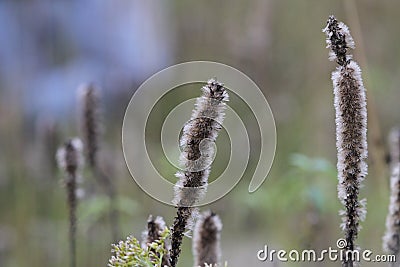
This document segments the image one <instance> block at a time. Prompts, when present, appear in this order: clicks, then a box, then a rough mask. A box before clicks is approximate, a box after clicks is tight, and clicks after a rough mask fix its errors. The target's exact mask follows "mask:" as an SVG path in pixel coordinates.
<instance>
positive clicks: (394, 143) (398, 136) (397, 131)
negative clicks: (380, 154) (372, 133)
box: [389, 127, 400, 165]
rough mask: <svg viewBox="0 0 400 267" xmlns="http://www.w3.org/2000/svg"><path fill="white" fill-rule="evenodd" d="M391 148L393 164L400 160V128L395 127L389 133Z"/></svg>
mask: <svg viewBox="0 0 400 267" xmlns="http://www.w3.org/2000/svg"><path fill="white" fill-rule="evenodd" d="M389 150H390V162H391V165H397V163H399V162H400V128H397V127H396V128H393V129H392V130H391V131H390V134H389Z"/></svg>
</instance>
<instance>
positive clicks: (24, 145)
mask: <svg viewBox="0 0 400 267" xmlns="http://www.w3.org/2000/svg"><path fill="white" fill-rule="evenodd" d="M398 10H400V2H398V1H391V0H381V1H375V0H362V1H361V0H360V1H355V0H345V1H327V0H318V1H317V0H309V1H288V0H284V1H282V0H280V1H278V0H276V1H272V0H270V1H262V0H259V1H239V0H230V1H211V0H205V1H192V0H189V1H183V0H174V1H173V0H171V1H135V0H131V1H128V0H115V1H97V0H86V1H78V0H75V1H49V0H40V1H39V0H18V1H17V0H14V1H11V0H10V1H7V0H2V1H0V62H1V63H0V147H1V149H0V151H1V153H0V266H5V267H14V266H15V267H16V266H31V267H35V266H68V242H67V240H68V239H67V225H68V224H67V222H68V217H67V214H68V213H67V206H66V202H65V200H66V194H65V188H64V187H63V185H62V182H61V181H62V178H63V175H62V173H61V172H60V171H59V170H58V169H57V167H56V165H55V160H54V155H55V151H56V148H57V147H58V146H59V145H61V144H62V143H63V142H64V141H65V140H66V139H67V138H69V137H73V136H79V135H80V131H79V125H78V121H79V119H78V117H79V112H78V110H79V107H78V103H79V101H78V100H77V87H78V86H79V85H80V84H81V83H82V82H94V83H95V84H96V85H98V87H99V88H101V94H102V115H103V116H102V117H103V126H104V127H103V128H104V131H103V135H102V142H101V150H100V158H101V162H102V163H101V164H102V166H103V168H105V169H106V170H107V172H108V174H109V175H110V176H111V177H112V178H113V182H114V184H115V185H116V187H117V192H118V199H119V200H118V203H119V204H118V211H119V217H120V225H119V227H120V235H121V236H120V238H124V237H125V236H126V235H128V234H131V233H132V234H134V235H135V236H140V233H141V231H142V230H143V229H144V227H145V224H146V218H147V216H148V215H149V214H154V215H162V216H164V217H165V219H166V221H167V223H168V224H171V223H172V220H173V217H174V213H175V210H174V208H172V207H169V206H166V205H163V204H160V203H158V202H157V201H155V200H153V199H152V198H150V197H149V196H147V195H146V194H145V193H143V192H142V191H141V190H140V189H139V188H138V186H137V185H136V184H135V183H134V181H133V179H132V178H131V177H130V175H129V172H128V170H127V168H126V165H125V162H124V159H123V154H122V149H121V126H122V119H123V115H124V110H125V108H126V106H127V105H128V102H129V99H130V97H131V96H132V94H133V93H134V91H135V89H136V88H137V87H138V86H139V85H140V84H141V83H142V82H143V81H145V80H146V79H147V78H148V77H150V76H151V75H152V74H154V73H155V72H157V71H159V70H162V69H163V68H165V67H167V66H170V65H173V64H176V63H180V62H185V61H190V60H210V61H217V62H221V63H225V64H228V65H231V66H233V67H235V68H237V69H239V70H241V71H243V72H244V73H246V74H247V75H248V76H249V77H250V78H252V79H253V80H254V81H255V82H256V83H257V84H258V86H259V87H260V88H261V90H262V91H263V93H264V95H265V96H266V98H267V99H268V101H269V104H270V106H271V108H272V111H273V113H274V116H275V120H276V127H277V136H278V144H277V150H276V157H275V162H274V165H273V167H272V169H271V172H270V175H269V177H268V179H267V180H266V182H265V183H264V184H263V186H262V187H261V188H260V189H259V190H258V191H257V192H256V193H253V194H249V193H248V192H247V187H248V183H249V181H250V177H251V168H249V170H248V171H247V172H246V175H245V177H244V178H243V179H242V181H241V182H240V183H239V185H238V186H237V187H235V189H234V190H233V191H232V192H231V193H230V194H228V195H227V196H226V197H224V198H223V199H221V200H220V201H218V202H216V203H213V204H212V205H210V208H212V209H213V210H214V211H216V212H217V213H219V214H220V215H221V218H222V221H223V223H224V229H223V232H222V249H223V259H225V260H227V261H228V263H229V266H310V265H312V264H310V263H274V264H271V263H268V262H264V263H260V262H259V261H258V260H257V258H256V252H257V251H258V250H259V249H261V248H262V247H263V246H264V244H267V245H268V246H269V247H270V248H273V249H280V248H282V249H286V250H290V249H303V248H315V249H317V250H319V249H324V248H328V247H329V246H332V247H334V248H335V246H336V245H335V244H336V240H337V239H338V238H340V237H341V236H342V234H341V231H340V229H339V224H340V222H341V221H340V217H339V216H338V210H339V209H340V204H339V201H338V200H337V193H336V184H337V179H336V169H335V164H336V148H335V135H334V129H335V124H334V109H333V93H332V86H331V81H330V73H331V71H332V70H333V69H334V68H335V64H334V63H332V62H329V61H328V59H327V58H328V51H327V49H326V48H325V36H324V34H323V33H322V32H321V29H322V28H323V27H324V26H325V22H326V19H327V17H328V16H329V15H330V14H335V15H336V17H337V18H338V19H339V20H343V21H344V22H345V23H346V24H347V25H348V26H349V27H350V29H351V32H352V34H353V37H354V39H355V42H356V46H357V48H356V50H355V52H354V55H355V58H356V59H357V61H358V62H359V63H360V65H361V68H362V69H363V77H364V83H365V86H366V88H367V90H368V111H369V129H368V138H369V147H370V149H369V154H370V157H369V160H368V161H369V165H370V168H369V175H368V177H367V179H366V181H365V187H364V188H363V189H362V192H361V195H362V197H367V199H368V214H367V218H366V221H365V222H364V223H363V224H362V225H363V229H362V230H361V232H360V235H359V239H358V244H359V245H360V246H361V248H365V249H371V250H373V252H374V253H375V254H379V253H382V249H381V247H382V245H381V237H382V235H383V233H384V225H385V217H386V213H387V204H388V200H389V197H388V192H389V191H388V184H389V178H388V177H389V172H388V166H387V163H386V155H387V134H388V132H389V130H390V129H391V128H392V127H393V126H396V125H398V124H399V122H400V112H399V105H398V100H399V99H400V91H399V84H400V66H399V62H400V49H399V37H398V30H399V29H398V27H399V25H400V17H399V15H398ZM193 90H197V89H196V88H193ZM190 94H191V95H193V94H194V95H196V92H195V93H193V91H191V93H190ZM188 116H189V115H188ZM248 130H249V132H250V133H252V132H254V131H256V129H251V128H249V129H248ZM153 142H155V144H157V142H159V140H158V141H157V140H156V139H154V140H153ZM232 145H234V144H232ZM218 164H219V163H218V162H215V166H214V168H215V169H216V170H217V169H218V168H220V166H219V165H218ZM251 164H253V165H254V162H251ZM164 165H165V168H166V169H168V168H170V169H171V167H170V166H169V165H168V164H167V163H165V164H164ZM174 171H175V170H173V169H172V170H170V172H171V174H173V172H174ZM82 176H83V178H84V182H83V184H82V185H81V187H82V189H83V190H85V192H86V193H85V195H84V196H83V198H82V199H81V200H80V205H79V225H78V266H105V265H106V264H107V261H108V258H109V257H110V244H111V242H113V240H112V239H111V235H110V231H109V229H110V227H109V224H110V222H109V220H108V215H107V207H108V199H107V197H106V196H105V194H104V192H103V191H102V189H101V187H99V186H98V185H97V184H96V182H95V180H94V179H93V177H92V176H91V174H90V172H88V171H87V170H85V171H84V172H83V174H82ZM171 179H173V177H172V178H171ZM191 265H192V256H191V246H190V240H189V239H186V240H185V243H184V247H183V255H182V257H181V260H180V264H179V266H191ZM364 265H365V266H368V265H369V266H378V265H379V264H377V263H374V264H364ZM381 265H382V266H384V265H386V264H381ZM316 266H339V263H329V262H324V263H320V264H316Z"/></svg>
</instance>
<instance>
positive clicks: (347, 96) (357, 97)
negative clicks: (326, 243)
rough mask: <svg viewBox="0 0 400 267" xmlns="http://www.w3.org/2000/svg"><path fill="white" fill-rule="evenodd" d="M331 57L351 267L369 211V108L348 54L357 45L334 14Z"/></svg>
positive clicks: (328, 31) (340, 193) (340, 189)
mask: <svg viewBox="0 0 400 267" xmlns="http://www.w3.org/2000/svg"><path fill="white" fill-rule="evenodd" d="M324 32H325V33H326V35H327V45H328V48H330V60H335V61H336V62H337V63H338V65H339V66H338V67H337V69H336V71H334V72H333V73H332V81H333V87H334V95H335V101H334V105H335V113H336V147H337V151H338V153H337V157H338V162H337V169H338V179H339V184H338V197H339V199H340V201H341V202H342V204H343V205H344V207H345V210H344V211H341V215H343V218H342V220H343V223H342V225H341V226H342V229H343V231H344V234H345V240H346V247H345V248H344V252H345V253H344V254H345V255H346V256H345V257H344V259H342V266H345V267H352V266H353V261H354V259H352V258H351V257H349V256H350V255H351V253H348V252H351V251H353V250H355V249H356V246H355V244H354V243H355V240H356V238H357V236H358V232H359V229H360V225H359V224H360V221H362V220H364V218H365V214H366V209H365V205H366V200H365V199H363V200H359V189H360V187H361V183H362V181H363V180H364V178H365V176H366V175H367V168H368V167H367V163H366V158H367V154H368V150H367V108H366V94H365V88H364V85H363V81H362V78H361V69H360V67H359V66H358V64H357V63H356V62H355V61H354V60H353V58H352V55H349V54H348V51H349V49H350V48H354V42H353V38H352V37H351V35H350V32H349V29H348V28H347V26H346V25H345V24H343V23H342V22H338V21H337V20H336V19H335V17H333V16H330V17H329V19H328V22H327V26H326V28H325V29H324Z"/></svg>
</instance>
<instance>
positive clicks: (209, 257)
mask: <svg viewBox="0 0 400 267" xmlns="http://www.w3.org/2000/svg"><path fill="white" fill-rule="evenodd" d="M221 231H222V222H221V219H220V218H219V216H218V215H216V214H215V213H212V212H211V211H206V212H204V213H202V214H201V215H200V217H199V219H198V220H197V222H196V225H195V228H194V232H193V256H194V266H195V267H197V266H201V267H204V266H210V265H211V264H212V266H215V265H217V264H219V263H220V262H221V244H220V239H221ZM207 264H208V265H207Z"/></svg>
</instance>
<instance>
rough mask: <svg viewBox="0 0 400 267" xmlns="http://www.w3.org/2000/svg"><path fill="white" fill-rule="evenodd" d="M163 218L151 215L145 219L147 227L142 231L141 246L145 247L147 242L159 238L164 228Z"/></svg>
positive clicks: (149, 242)
mask: <svg viewBox="0 0 400 267" xmlns="http://www.w3.org/2000/svg"><path fill="white" fill-rule="evenodd" d="M166 227H167V226H166V225H165V222H164V219H163V218H162V217H160V216H157V217H156V218H155V219H154V217H153V216H152V215H150V216H149V218H148V219H147V228H146V230H144V231H143V233H142V247H143V248H145V247H147V245H148V244H151V243H153V242H154V241H156V240H160V237H161V233H162V232H163V231H164V230H165V228H166Z"/></svg>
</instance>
